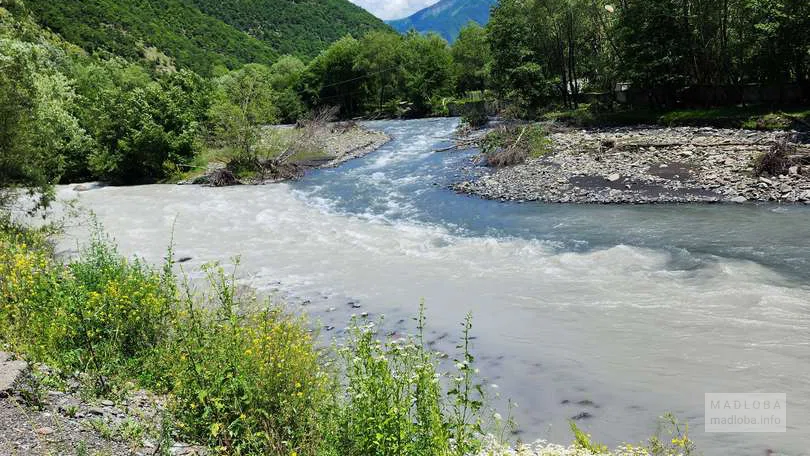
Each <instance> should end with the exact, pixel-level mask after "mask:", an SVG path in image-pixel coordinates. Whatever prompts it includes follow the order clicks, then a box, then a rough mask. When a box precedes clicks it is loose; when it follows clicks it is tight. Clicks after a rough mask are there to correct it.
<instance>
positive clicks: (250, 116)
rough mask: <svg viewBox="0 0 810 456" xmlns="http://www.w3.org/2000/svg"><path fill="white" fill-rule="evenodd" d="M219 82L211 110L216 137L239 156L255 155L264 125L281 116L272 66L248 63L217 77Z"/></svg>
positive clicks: (249, 157)
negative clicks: (277, 109) (278, 112)
mask: <svg viewBox="0 0 810 456" xmlns="http://www.w3.org/2000/svg"><path fill="white" fill-rule="evenodd" d="M216 86H217V87H216V91H215V93H214V97H213V98H214V102H213V104H212V106H211V110H210V112H209V117H210V118H211V122H212V125H213V130H214V133H215V135H216V137H217V138H218V140H219V141H220V142H221V143H222V144H223V145H225V146H226V147H231V148H233V149H234V150H237V151H238V153H239V155H240V157H239V158H241V159H243V160H251V159H253V158H255V155H254V153H255V152H256V144H257V143H258V141H259V138H260V134H261V130H260V128H261V126H262V125H265V124H270V123H273V122H274V121H275V120H276V118H277V111H276V107H275V106H274V105H273V100H274V98H275V96H274V92H273V86H272V74H271V70H270V68H268V67H266V66H264V65H259V64H251V65H247V66H245V67H244V68H242V69H241V70H239V71H233V72H231V73H228V74H226V75H225V76H222V77H220V78H219V79H217V81H216Z"/></svg>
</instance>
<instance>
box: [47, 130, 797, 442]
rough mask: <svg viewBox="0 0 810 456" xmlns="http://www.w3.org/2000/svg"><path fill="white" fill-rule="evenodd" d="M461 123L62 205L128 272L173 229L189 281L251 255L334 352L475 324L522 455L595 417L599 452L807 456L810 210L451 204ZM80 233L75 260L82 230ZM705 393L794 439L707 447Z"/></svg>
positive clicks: (255, 274)
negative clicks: (106, 236)
mask: <svg viewBox="0 0 810 456" xmlns="http://www.w3.org/2000/svg"><path fill="white" fill-rule="evenodd" d="M456 124H457V121H456V120H454V119H437V120H417V121H404V122H394V121H386V122H374V123H370V124H369V126H370V127H372V128H377V129H382V130H385V131H387V132H388V133H389V134H391V135H392V136H393V138H394V139H393V141H392V142H391V143H389V144H388V145H386V146H384V147H383V148H381V149H380V150H378V151H376V152H374V153H372V154H370V155H368V156H366V157H364V158H361V159H358V160H355V161H353V162H350V163H348V164H346V165H344V166H342V167H340V168H337V169H330V170H321V171H316V172H313V173H311V174H309V175H308V176H307V177H305V178H304V179H303V180H301V181H299V182H295V183H291V184H279V185H269V186H258V187H252V186H251V187H247V186H246V187H232V188H226V189H213V188H201V187H194V186H144V187H132V188H112V187H108V188H102V189H97V190H92V191H87V192H82V193H77V192H74V191H73V190H72V189H71V188H70V187H63V188H61V189H60V196H61V197H62V198H64V199H70V198H78V200H79V202H80V205H81V206H82V207H85V208H88V209H91V210H93V211H94V212H95V213H96V215H97V217H98V219H99V220H100V221H101V223H102V224H103V226H104V227H105V229H106V230H107V231H108V232H109V233H110V234H111V235H112V236H113V237H114V238H115V239H116V241H117V242H118V244H119V246H120V248H121V250H122V252H123V253H125V254H127V255H139V256H142V257H144V258H146V259H148V260H150V261H155V262H159V261H160V260H161V258H162V257H164V255H165V251H166V246H167V245H168V243H169V241H170V238H171V236H172V229H174V242H175V244H176V251H177V254H178V256H188V257H191V258H192V260H191V262H189V263H188V265H187V266H186V268H187V269H189V270H191V271H193V270H194V268H195V267H196V266H198V265H200V264H202V263H203V262H207V261H212V260H220V261H224V262H227V261H228V260H229V259H230V258H232V257H233V256H235V255H240V256H241V265H240V267H239V271H240V273H241V276H242V277H243V278H244V280H245V281H246V282H248V283H249V284H250V285H252V286H253V287H255V288H257V289H259V290H261V291H262V292H265V293H268V294H272V293H279V294H282V295H284V296H285V297H286V299H288V300H289V302H291V303H292V305H294V306H298V305H301V304H300V303H301V302H302V301H303V300H307V301H309V302H308V303H306V305H301V308H302V309H304V310H305V311H306V312H308V313H310V314H311V315H312V316H313V318H315V319H316V320H318V321H320V322H321V323H322V324H323V325H324V326H328V327H330V328H331V327H332V326H334V327H335V329H334V330H330V331H325V334H328V335H332V334H334V335H339V334H340V331H341V329H342V328H344V327H345V326H346V323H347V321H348V318H349V315H350V314H351V313H359V312H363V311H364V312H369V313H371V317H372V318H377V317H379V316H380V315H383V314H384V315H385V321H384V323H383V325H384V326H387V327H390V329H392V330H397V331H403V330H407V329H408V328H412V326H413V322H412V320H411V317H413V316H414V315H415V314H416V312H417V309H418V306H419V302H420V300H424V301H425V303H426V306H427V315H428V319H429V330H430V331H429V332H430V334H429V335H430V339H431V341H433V342H435V347H436V348H437V349H441V350H448V351H450V350H452V349H453V346H454V343H455V342H456V341H457V338H458V334H459V332H460V326H459V323H460V322H461V320H462V319H463V317H464V315H465V314H466V313H467V312H472V314H473V317H474V323H473V324H474V329H473V332H474V334H475V336H476V339H475V341H474V343H475V352H476V354H477V355H478V360H479V362H480V365H479V368H480V369H481V374H482V375H483V376H485V377H486V378H487V381H488V382H489V383H491V384H497V391H499V392H500V394H501V395H502V396H508V397H511V398H512V399H513V400H515V401H516V402H517V403H518V404H519V408H518V409H516V410H515V415H516V418H517V420H518V422H519V424H520V425H521V429H522V430H523V434H521V438H522V439H523V440H533V439H535V438H545V439H548V440H551V441H556V442H560V443H566V442H569V441H570V440H571V435H570V432H569V430H568V425H567V420H568V419H570V418H571V417H573V416H575V415H578V414H580V413H582V412H587V413H588V414H590V415H591V417H590V418H586V419H584V420H582V421H581V422H580V425H581V426H582V427H583V428H585V429H586V430H587V431H588V432H589V433H591V434H592V435H593V436H594V438H595V439H596V440H598V441H601V442H604V443H608V444H619V443H621V442H638V441H641V440H644V439H646V438H647V437H649V436H650V435H652V434H653V433H655V431H656V422H657V421H656V419H657V417H658V416H660V415H662V414H663V413H665V412H668V411H671V412H673V413H675V414H676V415H677V416H679V417H680V418H681V419H682V420H685V421H688V422H689V423H690V426H691V427H690V430H691V433H692V435H693V437H694V438H695V439H696V440H697V442H698V445H699V448H700V449H701V450H702V451H703V452H704V453H705V454H707V455H715V454H716V455H726V454H729V455H730V454H735V455H737V454H740V455H742V454H746V455H747V454H751V455H764V454H765V453H766V451H767V450H774V451H776V452H777V453H784V454H790V455H799V454H810V286H808V283H810V282H808V280H810V208H808V207H804V206H777V205H659V206H574V205H542V204H533V203H524V204H518V203H499V202H494V201H484V200H480V199H478V198H474V197H468V196H461V195H456V194H454V193H453V192H452V191H450V190H448V189H447V186H448V185H449V184H450V183H452V182H454V181H457V180H460V179H462V178H463V176H462V175H461V174H462V169H463V168H464V167H467V166H469V164H470V158H471V156H472V154H473V153H474V152H473V151H468V152H458V153H434V152H433V150H434V149H437V148H440V147H441V146H443V145H446V144H447V138H448V137H449V135H450V134H451V133H452V131H453V130H454V128H455V127H456ZM173 227H174V228H173ZM71 234H72V236H71V237H69V238H68V239H66V241H65V243H64V244H63V245H64V246H65V248H66V249H72V248H75V246H76V245H77V244H78V243H80V242H81V240H82V239H83V238H84V237H85V236H86V230H84V229H79V228H76V229H74V230H71ZM350 300H351V301H354V302H357V303H359V305H361V306H362V307H361V308H359V309H355V308H352V306H350V305H347V303H348V302H349V301H350ZM296 308H297V307H296ZM490 388H491V389H493V390H494V389H495V388H493V387H492V386H491V385H490ZM707 392H772V393H786V394H787V398H788V407H787V411H788V431H787V433H784V434H707V433H704V432H703V424H704V423H703V421H704V418H703V410H704V393H707ZM580 401H592V402H593V404H594V405H590V404H589V403H587V402H586V403H584V404H583V405H580V404H578V402H580Z"/></svg>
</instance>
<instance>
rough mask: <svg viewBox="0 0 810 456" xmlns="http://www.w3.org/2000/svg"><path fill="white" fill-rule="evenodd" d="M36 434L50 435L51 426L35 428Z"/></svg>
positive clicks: (51, 432)
mask: <svg viewBox="0 0 810 456" xmlns="http://www.w3.org/2000/svg"><path fill="white" fill-rule="evenodd" d="M37 434H39V435H51V434H53V428H50V427H47V426H43V427H41V428H38V429H37Z"/></svg>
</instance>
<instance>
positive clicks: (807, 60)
mask: <svg viewBox="0 0 810 456" xmlns="http://www.w3.org/2000/svg"><path fill="white" fill-rule="evenodd" d="M808 29H810V3H808V2H806V1H804V0H780V1H775V0H723V1H704V0H655V1H646V0H621V1H619V2H617V3H615V4H614V3H611V2H601V1H593V0H502V1H501V2H500V3H499V5H498V6H496V7H495V8H494V10H493V14H492V19H491V22H490V23H489V26H488V38H489V43H490V46H491V48H492V50H493V58H494V60H493V65H492V77H493V87H494V88H495V89H497V90H498V91H499V92H500V93H501V95H503V96H508V97H511V98H513V99H516V100H520V102H521V103H522V104H524V105H525V106H527V107H530V108H535V109H536V108H540V107H542V106H543V105H545V104H547V103H548V102H549V100H550V99H556V100H557V101H560V102H562V103H564V104H566V105H573V104H575V103H576V102H577V95H578V94H579V93H581V92H583V91H604V90H612V89H613V88H614V87H615V85H616V84H617V83H629V84H631V85H632V86H633V87H635V88H638V89H646V90H647V93H648V96H649V97H650V98H652V100H651V101H652V102H653V103H654V104H657V105H673V104H675V103H676V102H677V101H678V100H677V93H678V91H680V90H683V89H685V88H688V87H696V86H697V87H704V88H716V89H719V88H724V90H725V92H734V91H733V90H730V89H729V88H733V87H735V86H736V87H741V86H744V85H746V84H790V83H796V84H799V85H804V86H805V88H806V84H807V81H808V78H810V34H808V33H807V30H808ZM738 92H739V90H738ZM805 96H806V94H805ZM697 98H699V99H700V101H703V102H706V103H709V104H710V103H713V102H721V103H722V102H734V101H738V100H735V96H734V94H733V93H732V94H728V93H723V91H722V90H717V91H711V90H709V91H706V90H704V91H701V92H700V94H699V96H698V97H697Z"/></svg>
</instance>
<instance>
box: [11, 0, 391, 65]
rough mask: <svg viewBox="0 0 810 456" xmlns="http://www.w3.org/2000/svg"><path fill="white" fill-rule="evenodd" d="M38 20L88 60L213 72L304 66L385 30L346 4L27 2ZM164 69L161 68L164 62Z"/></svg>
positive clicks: (326, 0) (327, 0)
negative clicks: (349, 37)
mask: <svg viewBox="0 0 810 456" xmlns="http://www.w3.org/2000/svg"><path fill="white" fill-rule="evenodd" d="M25 5H26V6H27V7H28V8H30V9H31V10H32V12H33V13H34V15H35V17H36V20H37V21H38V22H39V23H40V24H42V25H43V26H45V27H48V28H50V29H51V30H53V31H54V32H57V33H59V34H60V35H62V36H63V37H64V38H65V39H66V40H68V41H70V42H72V43H75V44H77V45H79V46H81V47H82V48H84V49H86V50H88V51H90V52H96V51H99V52H107V53H112V54H115V55H119V56H122V57H125V58H128V59H137V58H141V57H146V58H149V59H151V60H155V61H160V60H169V59H165V58H163V59H161V57H162V55H163V54H165V55H166V56H168V57H169V58H170V59H171V64H173V65H175V66H177V67H178V68H189V69H192V70H194V71H196V72H198V73H200V74H203V75H207V74H211V72H212V69H213V68H214V67H216V66H226V67H228V68H235V67H238V66H241V65H243V64H245V63H251V62H259V63H270V62H271V61H273V60H275V59H276V58H277V57H278V56H279V55H282V54H293V55H297V56H300V57H304V58H308V57H313V56H315V55H317V54H318V53H319V52H320V51H322V50H323V49H325V48H326V47H327V46H328V45H329V44H331V43H332V42H334V41H336V40H338V39H339V38H340V37H341V36H343V35H345V34H347V33H353V34H357V35H361V34H363V33H365V31H367V30H369V29H373V28H387V26H386V25H385V24H384V23H383V22H382V21H380V20H379V19H376V18H375V17H374V16H372V15H371V14H370V13H368V12H366V11H365V10H363V9H361V8H359V7H357V6H355V5H353V4H351V3H349V2H348V0H305V1H294V0H226V1H220V0H216V1H215V0H83V1H81V2H77V1H75V0H26V1H25ZM164 64H165V62H164Z"/></svg>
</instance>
